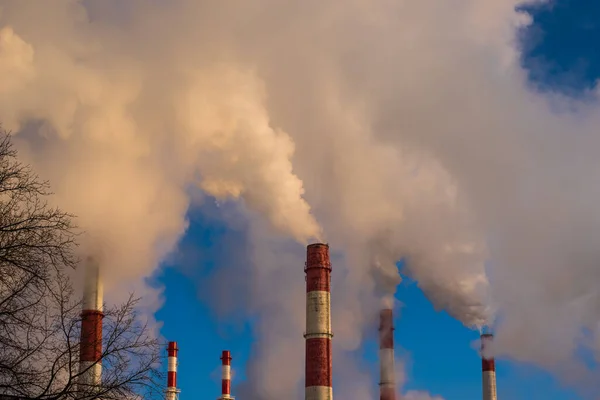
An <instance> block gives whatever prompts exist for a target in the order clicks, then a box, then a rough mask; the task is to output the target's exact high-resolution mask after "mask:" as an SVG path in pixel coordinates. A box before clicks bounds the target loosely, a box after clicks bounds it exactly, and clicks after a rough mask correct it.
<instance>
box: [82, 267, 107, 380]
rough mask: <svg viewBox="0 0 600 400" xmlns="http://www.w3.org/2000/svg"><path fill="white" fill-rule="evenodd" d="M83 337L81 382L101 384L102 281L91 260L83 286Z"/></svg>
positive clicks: (97, 269) (98, 270)
mask: <svg viewBox="0 0 600 400" xmlns="http://www.w3.org/2000/svg"><path fill="white" fill-rule="evenodd" d="M82 308H83V309H82V311H81V337H80V342H79V343H80V344H79V346H80V347H79V383H80V384H82V385H83V386H99V385H100V382H101V379H102V318H103V317H104V313H103V312H102V282H101V280H100V267H99V265H98V263H97V262H95V261H94V260H89V262H88V264H87V269H86V271H85V278H84V286H83V307H82Z"/></svg>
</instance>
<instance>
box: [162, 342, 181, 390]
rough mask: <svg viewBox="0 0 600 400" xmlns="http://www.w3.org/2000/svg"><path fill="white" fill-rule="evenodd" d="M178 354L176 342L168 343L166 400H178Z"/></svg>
mask: <svg viewBox="0 0 600 400" xmlns="http://www.w3.org/2000/svg"><path fill="white" fill-rule="evenodd" d="M178 353H179V347H177V342H169V345H168V347H167V356H168V370H167V390H166V396H165V399H166V400H177V399H178V398H179V393H180V392H181V391H180V390H179V389H177V365H178V364H179V362H178V361H177V354H178Z"/></svg>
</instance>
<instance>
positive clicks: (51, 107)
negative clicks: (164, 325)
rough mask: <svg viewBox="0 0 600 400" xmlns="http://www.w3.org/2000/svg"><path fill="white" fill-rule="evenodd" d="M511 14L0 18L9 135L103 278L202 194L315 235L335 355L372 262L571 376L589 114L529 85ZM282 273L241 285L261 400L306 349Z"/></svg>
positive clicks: (172, 237) (70, 1)
mask: <svg viewBox="0 0 600 400" xmlns="http://www.w3.org/2000/svg"><path fill="white" fill-rule="evenodd" d="M518 3H519V1H517V0H490V1H486V2H481V1H476V0H457V1H452V2H439V1H434V0H419V1H416V0H414V1H413V0H408V1H398V2H375V3H374V2H372V1H366V0H352V1H346V2H338V1H333V0H325V1H323V0H322V1H313V0H308V1H304V2H298V3H294V4H291V3H288V2H280V1H275V0H255V1H242V0H226V1H219V2H208V1H199V0H171V1H160V0H155V1H142V0H131V1H128V2H120V1H116V0H102V1H100V0H87V1H77V0H57V1H53V2H39V1H29V0H19V1H11V0H0V121H2V123H3V124H4V126H5V127H6V128H10V129H12V130H13V131H14V132H15V134H16V137H17V139H18V140H19V145H20V148H21V149H22V154H24V155H25V156H26V157H27V160H28V161H30V162H31V163H32V164H33V165H34V167H35V168H36V170H37V171H38V172H39V173H40V174H41V175H42V177H44V178H48V179H50V180H51V183H52V186H53V189H54V191H55V192H56V201H57V203H58V204H59V205H61V206H62V207H63V208H65V209H67V210H69V211H71V212H73V213H75V214H77V215H78V216H79V218H78V222H79V224H80V226H82V228H84V229H85V230H86V241H85V243H84V249H89V250H88V251H89V252H92V253H100V254H96V256H102V259H103V260H104V265H105V266H106V267H105V268H107V269H108V270H110V273H109V274H108V275H107V276H110V277H111V278H112V279H114V280H115V281H118V282H126V281H135V280H136V279H139V278H140V277H143V276H147V275H148V274H150V273H151V271H152V269H153V268H154V267H155V266H156V265H157V263H158V262H159V261H160V260H161V259H163V258H164V257H165V255H166V254H168V253H169V252H170V251H172V250H173V248H174V246H175V245H176V243H177V240H178V238H179V237H180V236H181V235H182V234H183V232H184V231H185V228H186V221H185V213H186V211H187V209H188V207H189V206H190V198H189V195H188V193H189V192H188V189H189V187H190V186H191V185H199V186H200V187H201V188H202V189H203V190H204V191H205V192H207V193H208V194H210V195H213V196H215V197H217V198H223V197H234V198H239V199H242V200H243V203H244V204H245V205H246V207H247V209H248V210H250V211H249V213H251V214H257V215H261V216H262V218H264V219H265V220H267V221H269V223H270V225H271V227H273V228H275V229H276V230H277V231H278V232H281V233H282V234H283V235H285V236H286V237H293V238H295V239H296V240H297V241H300V242H302V243H304V242H306V241H307V240H311V239H313V238H320V237H321V236H322V235H321V229H320V226H319V224H317V222H316V221H317V220H318V221H319V223H320V225H321V226H322V227H323V231H324V232H326V234H327V238H328V239H330V240H331V242H332V250H335V251H339V252H340V253H339V254H336V260H335V261H336V262H335V263H334V288H333V290H334V292H333V296H334V330H335V332H336V339H335V340H334V343H336V344H335V346H338V349H339V350H338V351H351V350H354V349H356V348H358V347H359V346H360V345H361V342H362V340H363V336H362V329H365V326H366V325H367V324H368V321H370V316H372V314H373V311H374V310H376V309H377V308H378V301H379V300H378V299H377V296H376V295H375V292H376V284H377V282H376V278H377V279H380V278H379V277H377V276H378V275H377V274H374V273H373V262H374V257H377V258H379V262H380V265H381V266H382V269H383V270H384V271H385V273H384V274H383V275H384V276H389V277H390V280H389V281H387V282H388V284H389V286H391V287H392V288H393V286H395V284H396V283H397V281H398V276H397V272H396V271H395V268H396V267H395V261H397V260H395V259H396V258H400V257H402V258H404V259H405V261H406V267H405V268H406V269H405V272H406V273H407V274H409V275H411V276H412V277H414V278H415V279H416V280H417V281H418V282H419V285H420V287H421V288H422V289H423V290H424V291H425V292H426V294H427V295H428V296H429V298H430V299H431V300H432V301H433V302H434V304H435V305H436V307H438V308H445V309H446V310H448V311H449V312H450V313H451V314H452V315H453V316H455V317H456V318H458V319H459V320H461V321H462V322H463V323H464V324H465V325H467V326H480V325H482V324H484V323H488V322H489V321H490V320H491V318H492V311H496V312H497V315H498V316H499V321H500V322H499V325H498V326H497V329H496V331H495V333H496V345H497V351H498V354H499V355H505V356H510V357H514V358H517V359H519V360H522V361H530V362H535V363H538V364H540V365H542V366H544V367H546V368H551V369H560V370H561V371H562V370H564V369H565V368H566V367H565V366H569V368H566V369H567V370H569V371H579V370H580V368H579V367H581V366H582V365H581V363H579V361H578V360H577V357H576V351H577V348H578V346H584V347H587V348H588V349H590V350H592V351H594V352H596V353H595V354H596V355H598V353H597V349H598V346H597V343H598V342H600V339H599V338H600V329H599V328H598V326H597V321H598V319H599V317H600V315H598V309H599V308H598V304H599V303H600V297H599V296H598V291H597V289H596V287H595V284H594V282H596V281H597V279H598V278H599V277H600V271H599V268H598V266H597V261H598V258H599V256H600V254H598V250H597V245H596V238H597V237H599V236H600V218H599V217H597V214H598V213H597V204H599V201H598V200H600V194H599V192H598V190H597V189H596V188H597V187H599V186H600V185H599V184H600V182H599V180H600V178H599V177H600V175H598V174H597V173H596V172H595V171H596V170H598V169H599V168H600V161H598V160H599V159H598V157H597V150H596V149H597V148H598V145H599V144H600V143H599V142H600V136H599V135H598V134H597V126H598V124H599V122H600V121H599V120H600V111H599V108H598V105H597V102H596V100H595V99H596V97H595V95H594V94H593V93H592V96H590V97H591V98H593V99H594V100H593V101H590V102H587V103H583V102H577V101H574V100H571V99H567V98H561V97H560V96H558V95H552V94H551V95H541V94H539V93H535V92H533V91H532V90H531V88H529V87H528V85H527V81H526V74H525V72H524V71H523V70H522V68H521V66H520V65H519V53H518V51H517V50H516V45H515V32H516V29H517V28H518V27H519V26H522V25H523V24H526V23H528V19H527V17H526V16H525V15H523V14H519V13H517V12H515V10H514V8H515V6H516V5H517V4H518ZM309 204H310V205H311V207H312V210H313V211H314V215H315V216H316V217H317V219H315V218H313V217H312V216H311V208H310V207H309ZM251 218H254V216H251ZM270 229H271V228H270ZM259 231H260V232H261V233H260V234H259V233H256V232H255V231H253V233H256V237H254V238H253V244H255V246H256V248H257V249H259V248H261V249H262V247H261V246H263V245H262V244H261V243H263V242H265V243H267V244H266V245H265V246H264V247H265V248H266V250H268V251H271V252H274V251H275V250H276V249H278V248H279V249H280V250H279V251H280V252H281V248H280V246H283V245H282V244H281V243H279V242H277V241H275V242H271V241H270V240H271V239H270V238H271V237H272V233H265V232H263V231H262V229H261V230H259ZM382 238H383V239H382ZM284 253H285V254H288V253H290V254H292V256H289V257H286V258H284V259H282V258H279V257H274V256H273V257H271V256H267V255H265V254H264V252H262V253H261V254H262V255H261V257H265V260H264V262H261V261H260V260H262V258H259V257H256V258H255V260H254V261H255V263H254V265H253V268H252V273H251V276H252V277H253V279H252V280H251V282H250V283H251V284H252V285H254V287H253V288H252V290H250V293H251V295H252V301H251V302H250V306H251V307H252V310H253V312H255V313H263V314H260V315H261V317H262V319H261V322H260V323H259V328H258V329H262V330H264V331H263V333H264V334H265V335H270V336H269V340H270V342H269V347H267V346H264V347H261V345H260V344H259V345H258V347H257V351H256V354H257V357H259V358H258V361H256V363H260V368H257V369H256V370H255V372H253V373H254V374H255V375H256V376H257V377H258V378H257V380H256V382H259V383H260V385H262V386H261V387H260V390H261V396H260V397H262V398H274V397H277V396H280V394H281V392H280V390H284V388H286V387H287V389H288V391H287V392H286V394H289V390H291V389H289V388H290V387H294V384H298V383H299V382H300V381H301V377H302V366H301V365H300V364H299V365H294V364H293V365H290V366H289V368H288V369H287V370H286V371H279V370H278V369H279V365H278V364H277V363H275V362H274V360H275V359H276V351H281V350H282V349H285V350H286V351H288V352H290V355H297V354H301V352H302V349H301V347H299V346H301V345H302V343H301V341H294V342H293V343H292V340H293V339H291V338H290V333H291V330H292V329H293V332H300V331H301V327H302V326H303V310H302V298H301V297H302V294H301V289H302V288H297V287H296V286H297V285H298V282H302V278H301V266H302V265H303V254H302V251H300V250H294V251H290V252H288V249H285V251H284ZM273 254H279V253H277V252H275V253H273ZM486 264H487V265H486ZM298 269H300V272H298ZM273 271H275V273H274V275H275V276H278V277H279V280H277V281H274V282H273V283H277V284H278V285H280V286H281V287H280V288H279V289H278V290H277V291H276V292H275V293H272V292H269V294H268V296H266V295H265V293H264V291H261V290H259V289H258V288H259V287H264V285H268V283H267V282H266V281H267V280H268V279H270V278H267V279H265V280H264V281H261V280H260V278H261V277H270V276H271V275H270V274H271V273H272V272H273ZM390 290H391V289H390ZM295 291H297V293H296V292H295ZM290 292H291V293H296V294H295V295H293V296H290V295H289V293H290ZM294 296H296V297H294ZM294 299H295V300H294ZM296 300H297V301H300V307H298V306H297V305H296ZM276 318H281V321H280V322H279V323H278V324H280V325H278V326H280V329H275V330H271V331H268V332H267V328H268V327H269V325H268V324H270V323H272V322H273V321H274V320H276ZM582 332H586V333H585V334H583V333H582ZM294 340H295V339H294ZM288 341H289V342H288ZM257 365H258V364H257ZM274 374H279V375H280V377H281V379H280V380H279V382H280V383H281V385H280V387H273V386H269V385H279V383H278V382H275V383H273V381H272V377H273V376H274ZM578 374H579V372H578ZM579 375H580V376H581V374H579ZM268 379H271V381H268ZM578 384H579V383H578ZM285 385H287V386H285ZM260 397H257V398H260ZM280 397H281V396H280Z"/></svg>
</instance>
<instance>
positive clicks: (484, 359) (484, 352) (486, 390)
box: [481, 333, 498, 400]
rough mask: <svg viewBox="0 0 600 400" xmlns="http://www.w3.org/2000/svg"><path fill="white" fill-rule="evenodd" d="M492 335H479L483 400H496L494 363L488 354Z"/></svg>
mask: <svg viewBox="0 0 600 400" xmlns="http://www.w3.org/2000/svg"><path fill="white" fill-rule="evenodd" d="M493 340H494V335H493V334H491V333H484V334H482V335H481V371H482V375H483V379H482V383H483V400H497V399H498V397H497V393H496V362H495V361H494V357H493V356H492V355H491V354H489V352H490V346H491V344H492V341H493Z"/></svg>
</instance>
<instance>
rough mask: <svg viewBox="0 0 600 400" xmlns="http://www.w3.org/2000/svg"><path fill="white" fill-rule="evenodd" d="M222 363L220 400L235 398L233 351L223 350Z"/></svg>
mask: <svg viewBox="0 0 600 400" xmlns="http://www.w3.org/2000/svg"><path fill="white" fill-rule="evenodd" d="M221 363H222V367H221V368H222V370H221V397H219V398H218V400H229V399H233V396H231V353H230V352H229V351H228V350H223V355H222V356H221Z"/></svg>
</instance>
